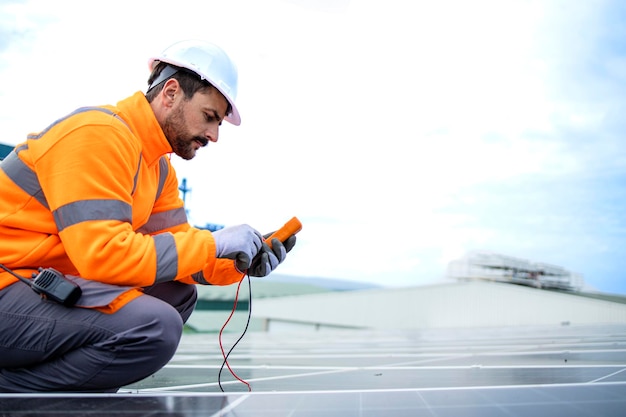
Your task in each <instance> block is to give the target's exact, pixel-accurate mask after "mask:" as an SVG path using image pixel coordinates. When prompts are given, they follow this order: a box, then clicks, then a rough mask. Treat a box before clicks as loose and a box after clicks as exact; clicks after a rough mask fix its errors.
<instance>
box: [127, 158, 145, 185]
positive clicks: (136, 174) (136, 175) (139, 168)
mask: <svg viewBox="0 0 626 417" xmlns="http://www.w3.org/2000/svg"><path fill="white" fill-rule="evenodd" d="M142 160H143V154H139V163H138V164H137V171H136V172H135V177H134V178H133V190H132V191H131V192H130V195H133V194H135V190H136V189H137V181H138V180H139V170H141V161H142Z"/></svg>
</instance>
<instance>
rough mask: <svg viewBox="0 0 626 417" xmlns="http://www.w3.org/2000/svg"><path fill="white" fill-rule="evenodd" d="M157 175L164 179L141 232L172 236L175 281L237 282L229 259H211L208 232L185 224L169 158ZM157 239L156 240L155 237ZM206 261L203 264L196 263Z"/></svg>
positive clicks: (238, 277) (212, 249) (238, 275)
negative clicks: (176, 253)
mask: <svg viewBox="0 0 626 417" xmlns="http://www.w3.org/2000/svg"><path fill="white" fill-rule="evenodd" d="M160 174H161V175H162V176H163V178H164V183H163V188H162V189H161V191H160V192H159V195H158V198H157V199H156V202H155V204H154V209H153V212H152V215H151V216H150V219H149V220H148V222H147V224H146V226H147V227H142V229H143V230H146V231H148V232H149V233H150V234H152V235H154V236H155V237H157V236H158V235H160V234H163V233H172V234H173V237H174V241H175V243H176V247H177V248H178V251H177V252H178V255H177V258H178V259H177V263H178V274H177V276H176V280H178V281H181V282H185V283H188V284H210V285H229V284H233V283H235V282H239V281H240V280H241V278H242V274H241V272H239V271H238V270H237V269H236V268H235V263H234V261H233V260H232V259H216V258H215V253H216V249H215V240H214V239H213V235H212V233H211V232H209V231H208V230H200V229H197V228H195V227H192V226H190V225H189V223H188V222H187V216H186V214H185V210H184V203H183V201H182V200H181V198H180V193H179V190H178V178H177V177H176V172H175V170H174V169H173V167H172V166H171V164H170V161H169V158H166V157H163V158H162V159H161V161H160ZM157 238H158V237H157ZM202 259H206V262H205V263H204V264H199V263H198V260H202Z"/></svg>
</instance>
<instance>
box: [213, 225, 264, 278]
mask: <svg viewBox="0 0 626 417" xmlns="http://www.w3.org/2000/svg"><path fill="white" fill-rule="evenodd" d="M213 238H214V239H215V249H216V251H215V257H216V258H227V259H232V260H234V261H235V267H236V268H237V270H239V272H241V273H244V272H245V271H246V269H248V268H250V263H251V261H252V259H254V257H255V256H257V254H258V253H259V251H260V250H261V249H262V247H263V239H262V237H261V233H259V232H258V231H256V230H255V229H253V228H252V227H250V226H248V225H247V224H241V225H239V226H231V227H225V228H224V229H220V230H217V231H215V232H213ZM266 246H267V245H266Z"/></svg>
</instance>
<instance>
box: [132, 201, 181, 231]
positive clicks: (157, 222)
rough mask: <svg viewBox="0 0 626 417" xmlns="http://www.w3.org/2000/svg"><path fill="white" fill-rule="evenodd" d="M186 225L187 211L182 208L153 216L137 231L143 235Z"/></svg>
mask: <svg viewBox="0 0 626 417" xmlns="http://www.w3.org/2000/svg"><path fill="white" fill-rule="evenodd" d="M184 223H187V214H186V213H185V209H184V208H182V207H181V208H177V209H173V210H168V211H164V212H161V213H155V214H152V215H151V216H150V218H149V219H148V222H147V223H146V224H144V225H143V226H141V227H140V228H139V229H137V231H138V232H139V233H143V234H151V233H156V232H161V231H164V230H165V229H168V228H170V227H173V226H178V225H179V224H184Z"/></svg>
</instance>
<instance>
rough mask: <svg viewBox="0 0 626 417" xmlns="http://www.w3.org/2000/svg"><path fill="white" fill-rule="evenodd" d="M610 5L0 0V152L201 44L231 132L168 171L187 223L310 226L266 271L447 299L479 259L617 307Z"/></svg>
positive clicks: (620, 86)
mask: <svg viewBox="0 0 626 417" xmlns="http://www.w3.org/2000/svg"><path fill="white" fill-rule="evenodd" d="M625 21H626V3H625V2H622V1H620V0H614V1H608V0H607V1H603V0H580V1H568V0H563V1H555V0H554V1H553V0H538V1H520V0H493V1H489V0H474V1H465V0H457V1H454V0H448V1H446V0H443V1H442V0H437V1H435V0H433V1H402V0H397V1H396V0H391V1H390V0H385V1H382V0H379V1H363V0H264V1H258V0H230V1H219V2H218V1H212V0H202V1H185V0H179V1H177V2H171V1H162V0H151V1H145V2H143V1H128V0H127V1H121V0H109V1H106V2H89V1H69V0H55V1H48V0H24V1H10V0H9V1H7V0H0V76H1V80H2V82H1V83H0V123H1V126H2V136H1V137H0V141H2V142H3V143H7V144H11V145H14V144H17V143H19V142H21V141H22V140H23V139H24V137H25V135H26V134H27V133H28V132H31V131H38V130H41V129H43V128H44V127H45V126H47V125H48V124H49V123H50V122H52V121H53V120H56V119H57V118H59V117H61V116H63V115H65V114H67V113H69V112H71V111H72V110H74V109H75V108H77V107H81V106H84V105H98V104H108V103H115V102H117V101H118V100H120V99H123V98H125V97H127V96H129V95H131V94H133V93H134V92H135V91H138V90H143V91H145V86H146V79H147V77H148V68H147V61H148V59H149V58H150V56H152V55H153V54H155V53H158V52H159V51H160V50H162V49H164V48H165V47H166V46H168V45H169V44H171V43H173V42H175V41H178V40H182V39H188V38H202V39H206V40H210V41H213V42H215V43H217V44H219V45H221V46H222V47H223V48H224V49H225V50H226V51H227V52H228V53H229V54H230V55H231V57H232V58H233V59H234V60H235V61H236V63H237V65H238V67H239V76H240V85H239V97H238V107H239V109H240V112H241V116H242V125H241V126H240V127H234V126H230V125H227V124H225V125H224V126H223V128H222V130H221V134H220V140H219V142H218V143H217V144H211V145H210V146H208V147H207V148H205V149H202V150H201V151H200V152H199V154H198V156H197V157H196V158H195V159H194V160H192V161H182V160H180V159H177V158H176V157H174V158H173V161H174V164H175V166H176V168H177V170H178V173H179V179H182V178H186V179H187V182H188V186H189V187H190V188H191V189H192V191H191V192H190V194H188V195H187V207H188V209H189V215H190V220H191V221H192V223H194V224H197V225H203V224H205V223H207V222H209V223H218V224H224V225H234V224H239V223H248V224H250V225H252V226H253V227H256V228H257V229H259V230H260V231H261V232H263V233H265V232H269V231H271V230H273V229H275V228H277V227H279V226H280V225H282V224H283V223H284V222H285V221H286V220H288V219H289V218H290V217H292V216H298V217H299V218H300V219H301V220H302V222H303V224H304V228H303V230H302V232H301V234H300V235H299V243H298V245H297V247H296V248H295V249H294V250H293V252H292V253H291V254H290V257H289V259H288V260H287V261H286V262H285V264H283V265H281V267H280V269H279V271H280V272H281V273H284V274H294V275H302V276H318V277H329V278H341V279H349V280H355V281H365V282H371V283H375V284H379V285H385V286H412V285H419V284H425V283H432V282H437V281H440V280H442V279H443V278H444V275H445V273H446V267H447V265H448V262H449V261H450V260H452V259H456V258H458V257H461V256H463V255H464V254H465V253H466V252H467V251H470V250H489V251H493V252H496V253H502V254H506V255H509V256H515V257H519V258H523V259H528V260H530V261H536V262H546V263H551V264H556V265H560V266H563V267H565V268H567V269H569V270H572V271H575V272H578V273H581V274H582V275H583V277H584V279H585V281H586V283H587V284H588V285H589V286H591V287H593V288H595V289H597V290H600V291H604V292H613V293H622V294H626V277H625V273H624V270H625V269H626V257H625V256H624V252H625V251H624V245H625V244H626V217H625V216H624V215H623V211H624V203H625V202H626V174H625V172H626V171H625V169H626V156H625V152H624V144H625V142H626V141H625V140H624V138H623V137H624V134H625V132H626V130H625V127H626V117H624V111H625V110H626V107H625V103H626V94H625V93H626V84H625V82H626V26H625V25H624V23H623V22H625Z"/></svg>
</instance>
